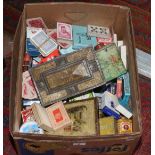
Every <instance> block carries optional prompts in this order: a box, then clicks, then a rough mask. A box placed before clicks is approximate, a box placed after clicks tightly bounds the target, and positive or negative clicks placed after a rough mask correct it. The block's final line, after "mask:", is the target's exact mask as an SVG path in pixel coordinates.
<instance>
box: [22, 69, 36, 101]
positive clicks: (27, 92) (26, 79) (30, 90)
mask: <svg viewBox="0 0 155 155" xmlns="http://www.w3.org/2000/svg"><path fill="white" fill-rule="evenodd" d="M22 98H24V99H36V98H38V96H37V93H36V90H35V88H34V84H33V82H32V79H31V76H30V74H29V72H28V71H25V72H23V81H22Z"/></svg>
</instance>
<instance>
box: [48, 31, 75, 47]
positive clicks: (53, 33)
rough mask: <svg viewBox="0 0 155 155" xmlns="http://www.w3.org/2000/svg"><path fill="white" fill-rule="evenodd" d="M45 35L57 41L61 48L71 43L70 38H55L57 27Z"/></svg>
mask: <svg viewBox="0 0 155 155" xmlns="http://www.w3.org/2000/svg"><path fill="white" fill-rule="evenodd" d="M47 35H48V36H49V37H50V38H51V39H53V40H54V41H55V42H57V44H58V45H59V46H61V47H62V48H65V49H66V48H68V47H70V46H71V45H72V41H70V40H63V39H58V38H57V29H52V30H51V31H50V32H49V33H47Z"/></svg>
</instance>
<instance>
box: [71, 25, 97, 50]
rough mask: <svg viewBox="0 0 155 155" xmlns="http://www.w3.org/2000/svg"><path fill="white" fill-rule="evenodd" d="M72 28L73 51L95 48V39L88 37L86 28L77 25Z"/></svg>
mask: <svg viewBox="0 0 155 155" xmlns="http://www.w3.org/2000/svg"><path fill="white" fill-rule="evenodd" d="M72 27H73V48H74V49H81V48H86V47H95V46H96V45H97V41H96V37H91V36H88V34H87V27H85V26H78V25H73V26H72Z"/></svg>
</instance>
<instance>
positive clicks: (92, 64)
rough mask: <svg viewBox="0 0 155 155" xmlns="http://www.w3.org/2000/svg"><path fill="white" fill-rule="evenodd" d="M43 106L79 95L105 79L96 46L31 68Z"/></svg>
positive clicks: (100, 83)
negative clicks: (98, 60)
mask: <svg viewBox="0 0 155 155" xmlns="http://www.w3.org/2000/svg"><path fill="white" fill-rule="evenodd" d="M30 74H31V76H32V79H33V80H34V83H35V86H36V89H37V92H38V94H39V97H40V100H41V103H42V105H43V106H47V105H50V104H52V103H54V102H57V101H60V100H63V99H66V98H69V97H72V96H75V95H78V94H80V93H83V92H86V91H88V90H91V89H93V88H95V87H98V86H100V85H102V84H103V83H104V78H103V76H102V73H101V72H100V70H99V68H98V64H97V62H96V57H95V55H94V52H93V49H92V48H86V49H82V50H80V51H77V52H74V53H70V54H67V55H64V56H60V57H58V58H56V59H54V60H52V61H49V62H47V63H44V64H41V65H39V66H36V67H34V68H31V69H30Z"/></svg>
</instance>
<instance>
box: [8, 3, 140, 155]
mask: <svg viewBox="0 0 155 155" xmlns="http://www.w3.org/2000/svg"><path fill="white" fill-rule="evenodd" d="M33 17H42V18H43V20H44V21H45V23H46V25H47V26H48V27H49V28H55V27H56V22H57V21H60V22H66V23H69V24H77V25H88V24H92V25H98V26H112V27H113V28H114V32H115V33H117V34H118V38H119V39H121V40H123V41H124V43H125V44H126V45H127V64H128V68H129V73H130V81H131V82H130V83H131V96H132V98H131V104H132V109H133V133H131V134H121V135H119V134H117V135H113V136H110V135H109V136H81V137H63V136H51V135H42V134H40V135H36V134H35V135H34V134H23V133H19V128H20V124H21V114H20V111H21V109H22V104H21V92H22V91H21V90H22V83H21V81H22V64H23V56H24V52H25V31H26V22H25V20H26V19H27V18H33ZM135 59H136V56H135V43H134V36H133V28H132V23H131V13H130V9H129V8H127V7H123V6H113V5H101V4H90V3H77V2H73V3H35V4H26V5H25V6H24V10H23V13H22V16H21V18H20V20H19V24H18V27H17V30H16V34H15V38H14V48H13V57H12V73H11V78H12V79H11V92H10V133H11V135H12V137H13V139H14V142H15V144H16V148H17V150H18V154H22V155H29V154H31V155H36V154H38V153H40V155H49V154H50V155H51V154H55V155H58V154H63V155H75V154H76V155H81V154H86V155H89V154H93V155H95V154H104V155H115V154H116V155H131V154H132V153H133V151H134V149H135V147H136V145H137V143H138V141H139V139H140V136H141V134H142V125H141V114H140V112H141V111H140V110H141V108H140V96H139V88H138V76H137V66H136V60H135ZM62 152H63V153H62Z"/></svg>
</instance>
